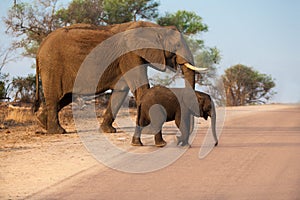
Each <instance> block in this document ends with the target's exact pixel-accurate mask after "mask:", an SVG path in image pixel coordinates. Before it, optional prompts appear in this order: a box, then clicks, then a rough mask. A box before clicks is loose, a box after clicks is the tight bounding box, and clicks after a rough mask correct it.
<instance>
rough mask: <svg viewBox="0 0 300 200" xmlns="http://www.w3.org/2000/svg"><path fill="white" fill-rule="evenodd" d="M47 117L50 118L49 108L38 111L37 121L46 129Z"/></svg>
mask: <svg viewBox="0 0 300 200" xmlns="http://www.w3.org/2000/svg"><path fill="white" fill-rule="evenodd" d="M47 118H48V114H47V109H46V108H42V111H41V112H39V113H37V121H38V123H39V125H40V126H41V127H42V128H43V129H46V130H47Z"/></svg>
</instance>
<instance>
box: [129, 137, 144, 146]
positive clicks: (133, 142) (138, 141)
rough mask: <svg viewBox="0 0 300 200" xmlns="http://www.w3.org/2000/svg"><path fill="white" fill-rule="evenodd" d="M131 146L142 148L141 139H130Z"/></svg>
mask: <svg viewBox="0 0 300 200" xmlns="http://www.w3.org/2000/svg"><path fill="white" fill-rule="evenodd" d="M131 145H132V146H143V143H142V142H141V138H136V137H132V140H131Z"/></svg>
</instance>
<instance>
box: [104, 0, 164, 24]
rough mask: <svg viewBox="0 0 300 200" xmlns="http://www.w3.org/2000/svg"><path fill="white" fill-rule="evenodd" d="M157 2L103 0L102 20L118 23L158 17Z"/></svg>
mask: <svg viewBox="0 0 300 200" xmlns="http://www.w3.org/2000/svg"><path fill="white" fill-rule="evenodd" d="M158 6H159V3H158V2H157V1H155V0H104V4H103V8H104V21H105V23H107V24H118V23H124V22H129V21H138V20H141V19H147V20H152V19H155V18H157V17H158Z"/></svg>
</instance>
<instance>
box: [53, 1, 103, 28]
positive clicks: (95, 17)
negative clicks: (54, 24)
mask: <svg viewBox="0 0 300 200" xmlns="http://www.w3.org/2000/svg"><path fill="white" fill-rule="evenodd" d="M103 3H104V0H73V1H72V2H71V3H70V4H69V5H68V7H67V8H62V9H60V10H58V11H57V12H56V16H57V18H58V19H59V21H60V23H61V24H63V25H64V26H67V25H70V24H75V23H88V24H94V25H101V24H103V23H104V22H103V17H104V10H103Z"/></svg>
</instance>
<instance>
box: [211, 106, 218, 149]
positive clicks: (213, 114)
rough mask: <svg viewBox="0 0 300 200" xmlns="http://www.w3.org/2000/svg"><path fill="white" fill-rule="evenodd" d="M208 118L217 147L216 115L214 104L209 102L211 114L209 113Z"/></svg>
mask: <svg viewBox="0 0 300 200" xmlns="http://www.w3.org/2000/svg"><path fill="white" fill-rule="evenodd" d="M210 117H211V129H212V134H213V136H214V139H215V142H216V143H215V146H217V145H218V137H217V131H216V121H217V115H216V108H215V104H214V102H213V101H211V113H210Z"/></svg>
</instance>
